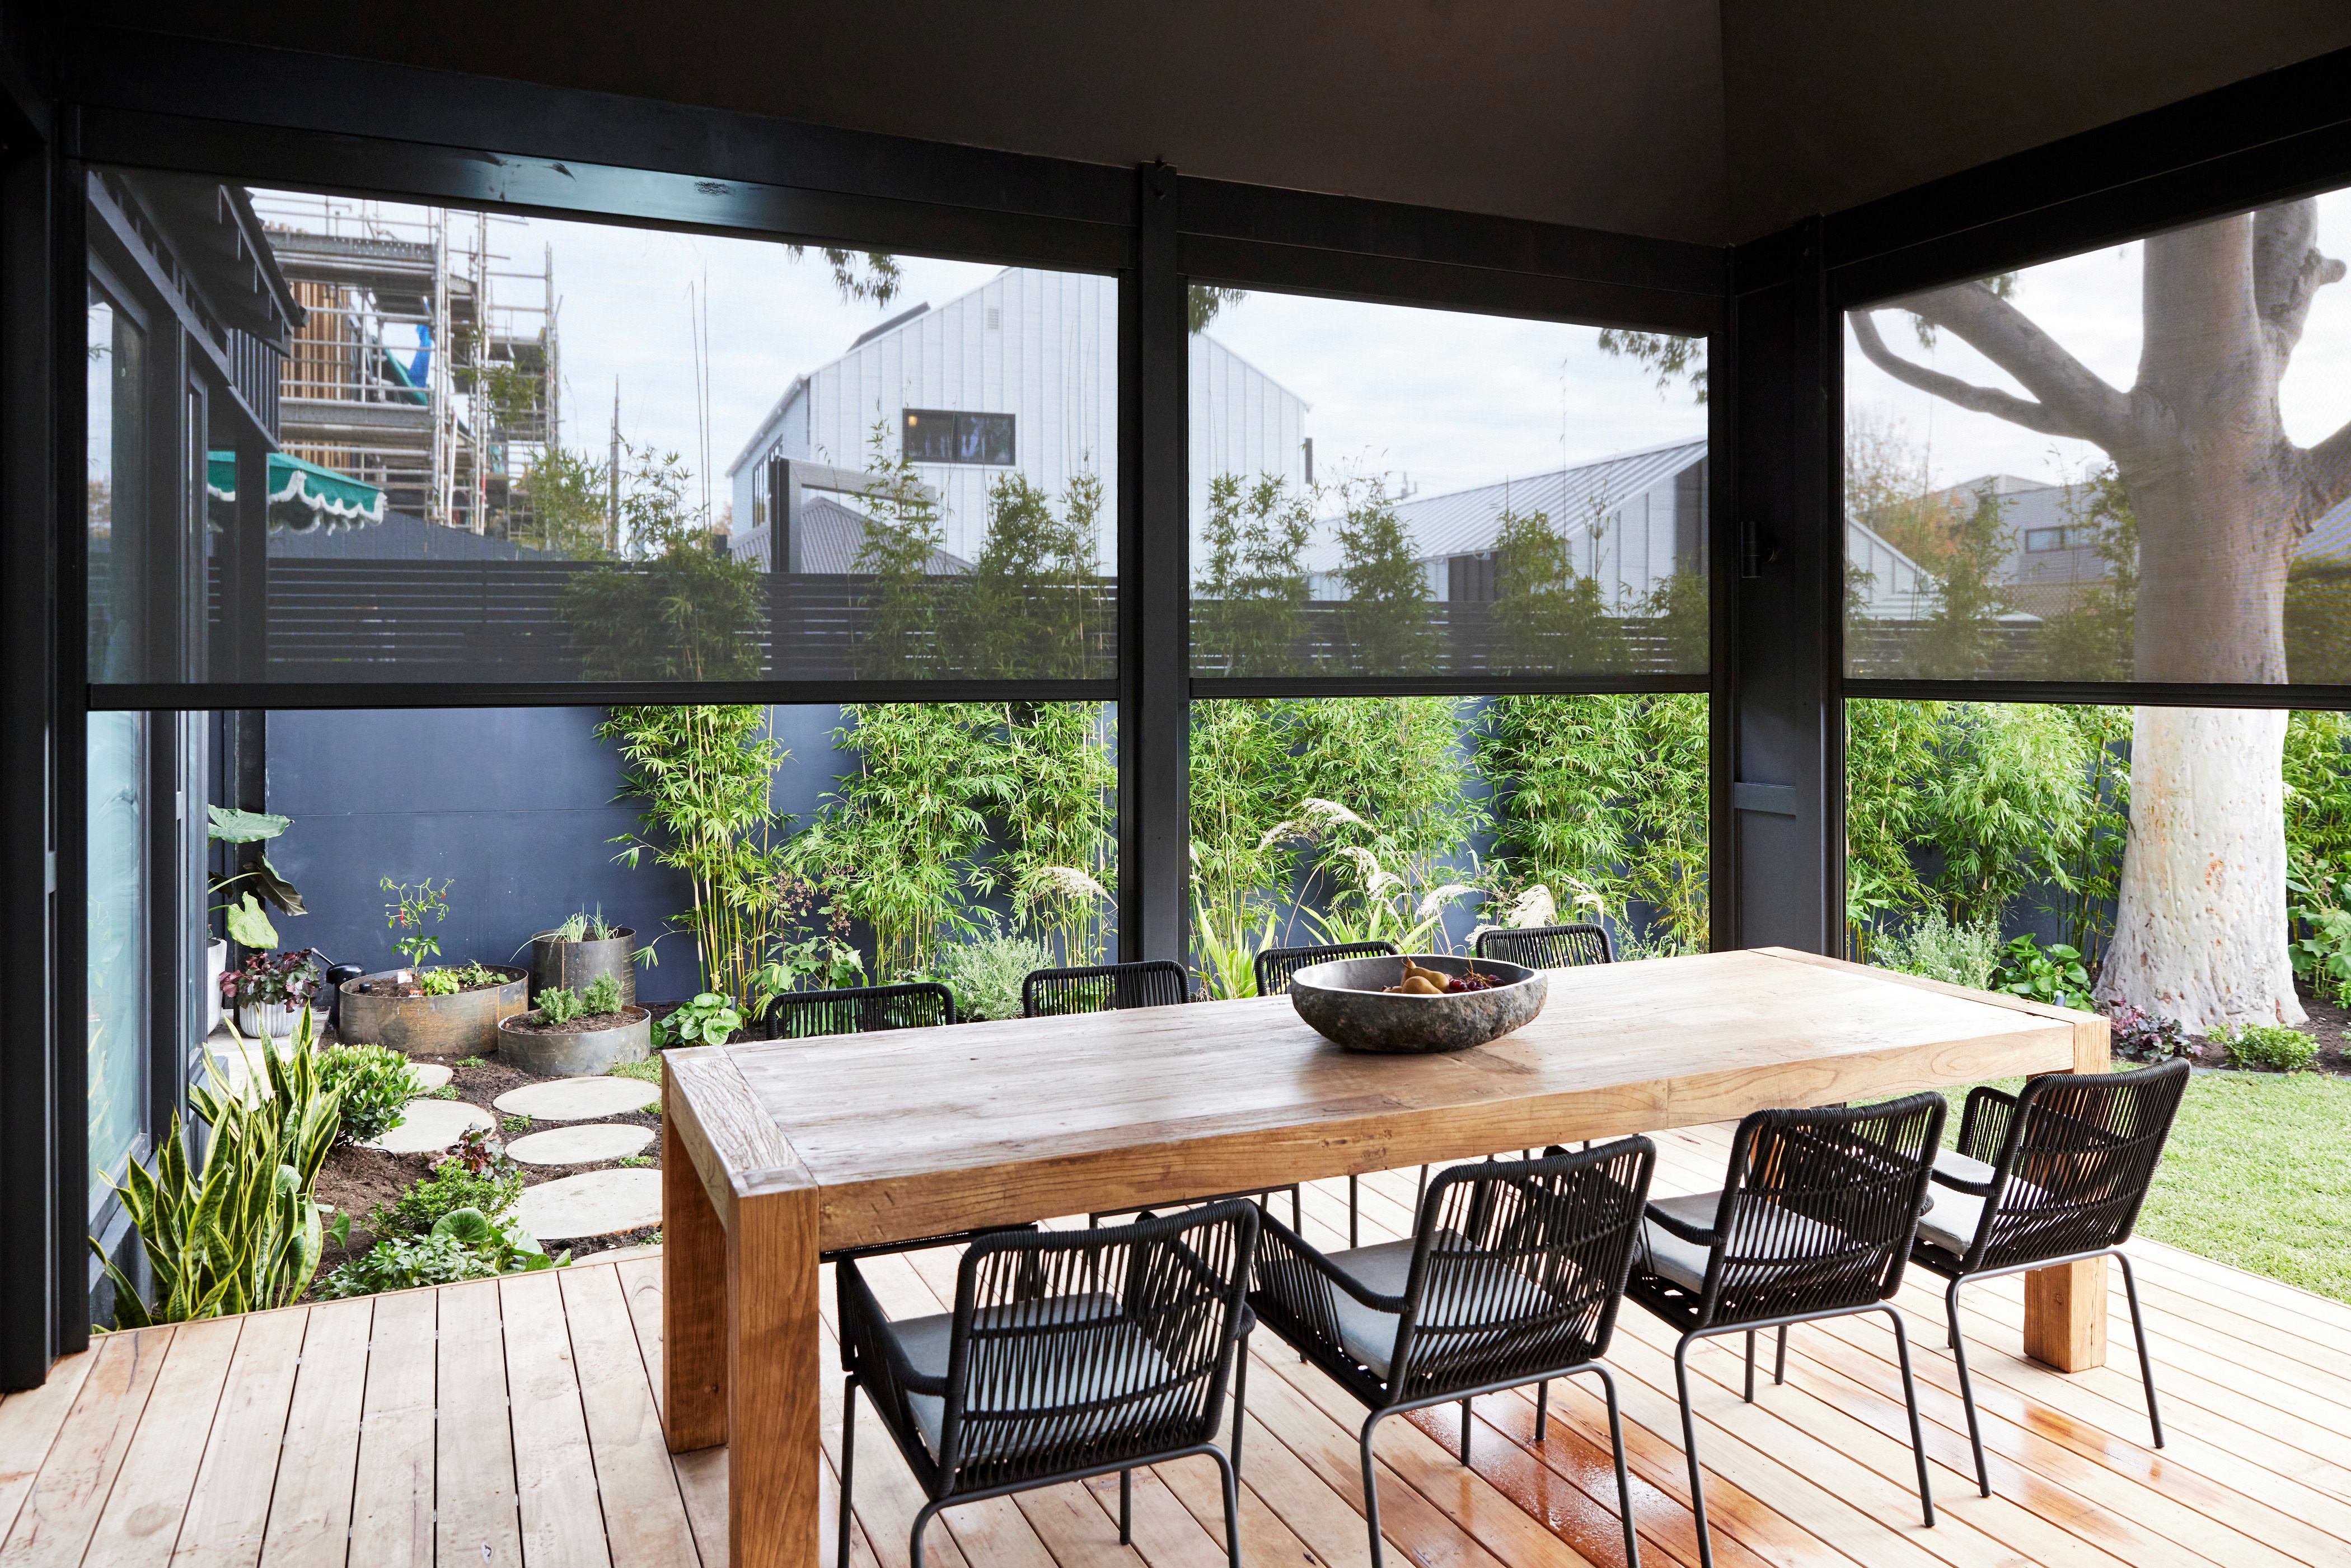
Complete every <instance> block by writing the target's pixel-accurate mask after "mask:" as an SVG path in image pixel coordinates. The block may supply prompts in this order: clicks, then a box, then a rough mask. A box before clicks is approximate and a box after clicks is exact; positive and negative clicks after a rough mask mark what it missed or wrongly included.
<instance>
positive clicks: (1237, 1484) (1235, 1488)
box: [1217, 1453, 1241, 1568]
mask: <svg viewBox="0 0 2351 1568" xmlns="http://www.w3.org/2000/svg"><path fill="white" fill-rule="evenodd" d="M1217 1469H1218V1470H1219V1471H1220V1472H1221V1478H1220V1479H1222V1480H1223V1481H1224V1483H1225V1563H1226V1568H1241V1478H1240V1456H1239V1455H1238V1453H1236V1454H1235V1455H1234V1456H1233V1457H1232V1458H1230V1459H1227V1458H1225V1456H1224V1455H1222V1454H1217Z"/></svg>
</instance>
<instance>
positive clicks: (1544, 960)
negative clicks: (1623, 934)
mask: <svg viewBox="0 0 2351 1568" xmlns="http://www.w3.org/2000/svg"><path fill="white" fill-rule="evenodd" d="M1478 956H1479V957H1480V958H1499V959H1500V960H1501V961H1502V962H1503V963H1505V964H1524V965H1525V966H1526V967H1528V968H1530V969H1573V968H1576V967H1580V966H1582V965H1584V964H1613V963H1614V962H1615V961H1616V944H1615V943H1614V941H1613V940H1612V939H1611V938H1610V937H1609V935H1608V928H1607V927H1606V926H1604V925H1527V926H1515V927H1514V926H1499V927H1497V928H1495V929H1494V930H1491V931H1480V932H1479V933H1478Z"/></svg>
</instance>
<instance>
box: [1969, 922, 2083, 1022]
mask: <svg viewBox="0 0 2351 1568" xmlns="http://www.w3.org/2000/svg"><path fill="white" fill-rule="evenodd" d="M1991 988H1992V989H1993V990H1996V991H2006V992H2008V993H2009V994H2010V995H2011V996H2018V997H2029V998H2032V1000H2034V1001H2036V1002H2049V1003H2052V1004H2053V1005H2055V1006H2057V1007H2061V1008H2081V1009H2085V1010H2086V1009H2088V1008H2089V1006H2090V971H2089V970H2087V969H2085V968H2084V967H2082V955H2081V953H2080V952H2079V951H2078V950H2077V949H2075V948H2073V947H2069V946H2066V945H2065V944H2064V943H2063V942H2052V943H2051V944H2049V946H2046V947H2043V946H2042V945H2041V940H2040V938H2039V937H2036V936H2019V937H2017V938H2016V939H2015V940H2014V941H2012V942H2011V943H2010V944H2009V945H2008V946H2006V947H2005V948H2003V949H2001V961H2000V968H1999V970H1998V971H1997V972H1995V973H1994V974H1993V976H1992V987H1991Z"/></svg>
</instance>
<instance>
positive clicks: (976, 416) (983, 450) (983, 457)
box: [906, 408, 1015, 468]
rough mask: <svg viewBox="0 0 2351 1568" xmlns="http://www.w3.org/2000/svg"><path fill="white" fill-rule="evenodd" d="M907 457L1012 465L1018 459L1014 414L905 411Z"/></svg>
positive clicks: (916, 460) (920, 460)
mask: <svg viewBox="0 0 2351 1568" xmlns="http://www.w3.org/2000/svg"><path fill="white" fill-rule="evenodd" d="M906 461H907V462H909V463H986V464H991V465H995V466H997V467H999V468H1003V467H1009V466H1010V465H1012V463H1013V462H1014V461H1015V459H1014V457H1013V452H1012V416H1011V415H1010V414H1008V413H956V412H954V411H953V410H949V409H939V408H910V409H908V410H907V411H906Z"/></svg>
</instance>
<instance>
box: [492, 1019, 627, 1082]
mask: <svg viewBox="0 0 2351 1568" xmlns="http://www.w3.org/2000/svg"><path fill="white" fill-rule="evenodd" d="M621 1016H622V1021H621V1022H619V1023H616V1024H613V1025H611V1027H610V1028H607V1029H554V1030H538V1029H532V1028H529V1027H528V1021H529V1019H531V1017H532V1015H531V1014H529V1013H528V1012H525V1013H517V1014H516V1015H515V1016H514V1017H512V1018H506V1019H499V1020H498V1060H499V1061H503V1062H505V1063H506V1064H507V1066H508V1067H511V1068H514V1069H516V1070H517V1071H521V1072H528V1073H531V1074H533V1075H535V1076H537V1077H540V1078H591V1077H594V1076H595V1075H596V1074H598V1073H601V1072H609V1071H611V1070H612V1069H613V1068H614V1067H617V1066H619V1065H620V1064H621V1063H622V1062H624V1061H643V1060H644V1059H645V1057H646V1055H647V1054H648V1053H649V1052H651V1051H652V1050H653V1010H652V1009H650V1008H639V1007H626V1008H622V1009H621Z"/></svg>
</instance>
